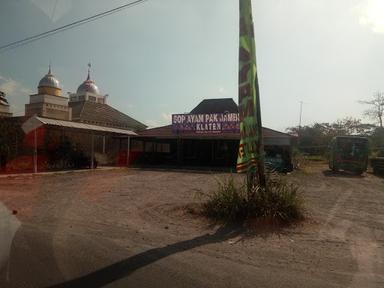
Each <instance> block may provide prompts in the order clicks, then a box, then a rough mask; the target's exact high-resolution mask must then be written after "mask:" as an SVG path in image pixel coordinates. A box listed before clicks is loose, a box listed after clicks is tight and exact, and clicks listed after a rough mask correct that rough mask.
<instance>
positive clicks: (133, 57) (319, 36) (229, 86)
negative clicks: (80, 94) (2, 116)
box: [0, 0, 384, 130]
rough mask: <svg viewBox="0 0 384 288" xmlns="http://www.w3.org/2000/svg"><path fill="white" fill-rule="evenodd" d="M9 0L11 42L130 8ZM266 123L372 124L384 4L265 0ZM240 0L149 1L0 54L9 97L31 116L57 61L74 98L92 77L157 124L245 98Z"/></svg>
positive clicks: (381, 84)
mask: <svg viewBox="0 0 384 288" xmlns="http://www.w3.org/2000/svg"><path fill="white" fill-rule="evenodd" d="M55 2H56V0H0V35H1V38H0V45H4V44H7V43H9V42H12V41H16V40H19V39H22V38H24V37H27V36H30V35H33V34H36V33H39V32H44V31H46V30H49V29H53V28H56V27H58V26H61V25H64V24H67V23H70V22H71V21H74V20H77V19H81V18H84V17H88V16H91V15H93V14H96V13H99V12H102V11H105V10H108V9H111V8H114V7H117V6H119V5H122V4H125V3H127V2H129V0H125V1H122V0H109V1H103V0H57V5H56V8H55ZM253 12H254V21H255V30H256V47H257V60H258V72H259V79H260V91H261V102H262V118H263V124H264V126H266V127H270V128H274V129H278V130H284V129H285V128H286V127H288V126H295V125H298V121H299V110H300V104H299V101H304V102H305V104H304V109H303V124H311V123H313V122H331V121H335V120H337V119H339V118H343V117H347V116H352V117H357V118H361V117H362V111H363V110H364V107H362V105H361V104H358V103H357V101H358V100H359V99H368V98H370V97H371V95H372V94H373V92H375V91H377V90H384V73H383V69H384V53H383V51H384V1H382V0H257V1H256V0H253ZM237 55H238V0H209V1H207V0H148V1H147V2H145V3H144V4H142V5H140V6H135V7H132V8H130V9H128V10H124V11H122V12H119V13H117V14H114V15H112V16H108V17H106V18H103V19H101V20H98V21H96V22H92V23H89V24H86V25H85V26H81V27H77V28H75V29H72V30H68V31H65V32H63V33H60V34H57V35H55V36H52V37H49V38H46V39H43V40H40V41H38V42H34V43H32V44H29V45H26V46H23V47H19V48H17V49H14V50H11V51H8V52H4V53H1V54H0V90H5V92H6V93H8V99H9V100H10V102H11V104H12V109H13V112H14V113H15V114H16V115H23V113H24V104H25V103H27V102H28V99H29V97H28V95H29V94H30V93H35V92H36V90H37V87H36V86H37V84H38V82H39V80H40V79H41V78H42V77H43V76H44V74H46V72H47V70H48V63H49V61H51V62H52V67H53V73H54V74H55V76H56V77H57V78H58V79H59V80H60V83H61V85H62V86H63V91H64V93H65V94H66V92H68V91H71V92H74V91H76V89H77V87H78V85H80V84H81V83H82V81H84V80H85V77H86V71H87V63H88V62H91V63H92V78H93V79H94V80H95V82H96V84H97V85H98V86H99V88H100V90H101V91H102V93H103V94H109V95H110V96H109V98H108V101H109V104H110V105H111V106H113V107H115V108H117V109H119V110H121V111H122V112H124V113H127V114H128V115H130V116H132V117H134V118H136V119H138V120H139V121H142V122H144V123H146V124H147V125H150V126H152V127H153V126H159V125H163V124H169V122H170V115H171V114H172V113H183V112H188V111H190V110H192V109H193V108H194V107H195V106H196V105H197V104H198V103H199V102H200V101H201V100H202V99H206V98H223V97H224V98H227V97H231V98H234V100H235V101H236V102H237V73H238V72H237V69H238V68H237V67H238V60H237V57H238V56H237Z"/></svg>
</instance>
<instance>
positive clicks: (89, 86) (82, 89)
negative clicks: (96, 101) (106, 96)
mask: <svg viewBox="0 0 384 288" xmlns="http://www.w3.org/2000/svg"><path fill="white" fill-rule="evenodd" d="M88 66H89V67H91V65H90V64H89V65H88ZM86 92H88V93H92V94H96V95H100V90H99V87H97V85H96V84H95V82H93V81H92V80H91V75H90V69H88V77H87V80H85V81H84V82H83V83H82V84H81V85H80V86H79V88H77V95H84V94H85V93H86Z"/></svg>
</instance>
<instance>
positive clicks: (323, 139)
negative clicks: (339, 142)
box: [286, 117, 376, 154]
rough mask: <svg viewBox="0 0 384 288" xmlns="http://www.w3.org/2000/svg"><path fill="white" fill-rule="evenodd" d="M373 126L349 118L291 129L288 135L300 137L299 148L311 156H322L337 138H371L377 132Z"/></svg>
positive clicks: (288, 130) (288, 129)
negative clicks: (356, 136)
mask: <svg viewBox="0 0 384 288" xmlns="http://www.w3.org/2000/svg"><path fill="white" fill-rule="evenodd" d="M375 129H376V126H375V125H372V124H365V123H361V120H360V119H354V118H351V117H347V118H344V119H340V120H337V121H336V122H333V123H314V124H313V125H310V126H304V127H289V128H287V129H286V130H287V132H288V134H291V135H294V136H298V137H299V139H298V147H299V149H300V150H301V151H303V152H306V153H310V154H322V153H324V152H325V151H326V149H327V147H328V144H329V142H330V141H331V139H332V138H333V137H335V136H346V135H358V136H371V135H372V134H373V133H374V132H375V131H376V130H375Z"/></svg>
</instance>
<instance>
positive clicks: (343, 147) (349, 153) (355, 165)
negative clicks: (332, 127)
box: [329, 136, 369, 174]
mask: <svg viewBox="0 0 384 288" xmlns="http://www.w3.org/2000/svg"><path fill="white" fill-rule="evenodd" d="M368 154H369V143H368V139H367V138H365V137H356V136H337V137H334V138H333V139H332V141H331V143H330V155H329V168H330V169H331V170H332V171H334V172H336V171H338V170H345V171H350V172H355V173H357V174H362V173H363V172H364V171H366V170H367V167H368Z"/></svg>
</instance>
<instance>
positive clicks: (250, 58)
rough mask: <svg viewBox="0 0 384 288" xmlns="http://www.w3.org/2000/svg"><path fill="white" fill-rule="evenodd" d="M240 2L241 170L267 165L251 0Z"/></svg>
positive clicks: (239, 163) (241, 0) (238, 168)
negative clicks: (264, 161)
mask: <svg viewBox="0 0 384 288" xmlns="http://www.w3.org/2000/svg"><path fill="white" fill-rule="evenodd" d="M239 1H240V2H239V3H240V37H239V39H240V45H239V114H240V145H239V154H238V158H237V166H236V168H237V171H238V172H245V171H248V170H249V169H250V168H252V167H260V166H259V165H263V152H262V151H263V147H262V135H261V134H262V130H261V129H262V128H261V115H260V101H259V85H258V80H257V69H256V44H255V37H254V29H253V20H252V5H251V0H239Z"/></svg>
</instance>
